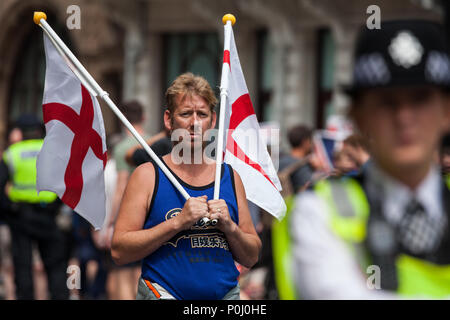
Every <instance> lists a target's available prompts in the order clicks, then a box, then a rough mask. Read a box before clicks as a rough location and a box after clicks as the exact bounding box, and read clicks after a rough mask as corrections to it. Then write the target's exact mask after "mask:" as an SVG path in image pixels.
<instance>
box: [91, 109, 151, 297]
mask: <svg viewBox="0 0 450 320" xmlns="http://www.w3.org/2000/svg"><path fill="white" fill-rule="evenodd" d="M120 109H121V111H122V113H123V115H124V116H125V117H126V118H127V119H128V121H129V122H130V123H131V125H132V126H133V127H134V128H135V129H136V131H137V132H138V133H139V134H140V135H141V136H142V137H143V138H144V139H146V140H147V139H149V136H148V135H147V134H146V133H145V132H144V122H145V118H144V108H143V107H142V105H141V104H140V103H139V102H138V101H129V102H125V103H123V104H122V105H121V106H120ZM124 130H125V131H124V133H125V137H124V138H123V139H122V140H121V141H119V142H118V143H117V144H116V145H115V147H114V150H113V158H114V161H115V165H116V170H117V180H116V188H115V193H114V197H113V200H112V207H111V214H110V215H109V216H108V220H107V224H106V225H105V229H106V231H105V232H104V233H103V234H102V236H108V237H112V234H113V230H114V225H115V221H116V219H117V214H118V212H119V206H120V202H121V200H122V197H123V193H124V191H125V187H126V185H127V183H128V179H129V177H130V175H131V174H132V173H133V171H134V169H135V167H134V166H130V165H129V164H128V163H127V162H126V159H125V156H126V152H127V151H128V150H129V149H130V148H132V147H133V146H136V145H138V142H137V140H136V138H134V137H133V136H132V134H131V133H130V132H129V131H128V130H126V129H125V128H124ZM100 241H102V242H104V243H110V242H111V238H109V239H103V240H100ZM110 272H111V273H112V275H111V277H112V278H111V279H116V284H115V285H114V287H115V288H116V290H115V292H116V293H117V295H116V296H115V297H114V298H115V299H117V300H131V299H134V298H135V296H136V292H137V281H138V279H139V274H140V268H139V263H137V262H135V263H131V264H128V265H122V266H117V265H115V267H114V265H113V268H112V269H111V270H110ZM111 281H112V280H111ZM111 285H112V284H111Z"/></svg>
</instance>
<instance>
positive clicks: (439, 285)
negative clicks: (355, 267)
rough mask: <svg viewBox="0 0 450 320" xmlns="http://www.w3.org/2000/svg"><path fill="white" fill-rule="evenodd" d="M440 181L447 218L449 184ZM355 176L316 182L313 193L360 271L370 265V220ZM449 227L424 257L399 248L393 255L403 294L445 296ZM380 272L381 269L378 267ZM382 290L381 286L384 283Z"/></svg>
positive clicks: (449, 288)
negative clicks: (368, 241)
mask: <svg viewBox="0 0 450 320" xmlns="http://www.w3.org/2000/svg"><path fill="white" fill-rule="evenodd" d="M446 185H447V187H446V186H445V184H444V183H443V188H442V192H443V197H442V199H443V201H444V206H443V207H444V211H445V213H446V215H447V217H448V221H450V219H449V218H450V203H449V202H450V201H449V200H450V186H448V180H447V183H446ZM362 186H363V183H362V180H361V179H358V178H348V177H346V178H340V179H330V180H323V181H320V182H318V183H317V184H316V185H315V186H314V191H315V193H316V194H317V195H318V196H319V197H320V198H321V199H322V200H323V201H324V203H325V204H326V207H327V211H328V212H327V213H328V215H329V222H330V227H331V229H332V230H333V231H334V233H335V234H336V235H337V236H338V237H339V238H341V239H342V240H343V241H344V242H345V243H346V244H347V245H348V247H349V248H350V249H351V250H352V252H353V254H354V255H355V257H356V258H357V259H358V261H359V263H360V266H361V268H362V270H364V271H366V270H367V267H368V266H370V265H371V264H372V259H371V258H372V257H373V255H372V253H371V252H370V250H369V248H368V246H367V242H366V240H367V238H368V236H369V235H368V233H369V232H370V230H371V229H370V226H369V224H370V223H371V222H370V220H369V216H370V214H371V213H370V212H371V205H369V203H370V202H369V201H368V197H367V195H366V192H365V190H364V189H363V187H362ZM449 235H450V227H449V224H447V226H446V230H445V232H444V234H443V236H442V240H441V243H440V245H439V247H438V248H437V249H436V250H435V251H434V252H433V253H431V254H428V255H427V256H426V258H425V257H418V256H412V255H408V254H406V253H403V252H401V251H399V252H396V253H395V255H394V256H393V257H392V261H391V262H392V265H393V266H394V268H393V269H394V270H395V271H394V272H395V273H396V274H395V276H396V288H395V291H396V292H397V293H398V294H400V295H404V296H416V297H417V296H422V297H430V298H444V297H447V298H448V297H449V296H450V251H449V250H448V249H449V248H450V237H449ZM381 272H383V270H381ZM381 285H382V289H383V283H382V284H381Z"/></svg>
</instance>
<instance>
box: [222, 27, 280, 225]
mask: <svg viewBox="0 0 450 320" xmlns="http://www.w3.org/2000/svg"><path fill="white" fill-rule="evenodd" d="M225 28H229V29H230V31H229V32H231V36H230V50H226V48H225V50H224V55H223V63H224V64H228V66H229V68H230V73H229V81H228V97H227V104H226V113H225V132H226V135H225V136H224V139H226V140H225V142H224V145H225V151H224V162H226V163H229V164H230V165H231V166H232V167H233V169H234V170H236V171H237V172H238V173H239V176H240V177H241V179H242V182H243V184H244V188H245V192H246V195H247V199H248V200H250V201H251V202H253V203H254V204H256V205H257V206H259V207H260V208H262V209H264V210H265V211H267V212H269V213H270V214H272V215H273V216H275V217H276V218H278V219H281V218H282V217H283V216H284V214H285V213H286V203H285V202H284V200H283V197H282V196H281V194H280V192H279V190H281V184H280V180H279V179H278V176H277V171H276V170H275V167H274V165H273V163H272V159H271V157H270V155H269V153H268V151H267V146H266V142H265V141H264V140H263V139H262V136H261V133H260V127H259V124H258V120H257V118H256V115H255V111H254V109H253V105H252V102H251V100H250V95H249V93H248V89H247V85H246V83H245V78H244V74H243V72H242V68H241V64H240V62H239V56H238V52H237V48H236V43H235V41H234V35H233V28H232V27H231V25H230V24H228V25H226V26H225ZM227 31H228V30H226V32H227ZM227 129H228V130H227Z"/></svg>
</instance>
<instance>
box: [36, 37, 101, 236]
mask: <svg viewBox="0 0 450 320" xmlns="http://www.w3.org/2000/svg"><path fill="white" fill-rule="evenodd" d="M44 47H45V55H46V72H45V88H44V97H43V105H42V110H43V115H44V123H45V130H46V137H45V139H44V145H43V147H42V149H41V151H40V153H39V156H38V159H37V189H38V191H43V190H47V191H53V192H55V193H56V194H58V196H59V198H60V199H61V200H62V201H63V202H64V203H65V204H66V205H68V206H69V207H70V208H72V209H73V210H74V211H75V212H77V213H78V214H79V215H81V216H82V217H83V218H85V219H86V220H88V221H89V222H90V223H91V224H92V225H93V226H94V227H95V228H96V229H99V228H101V227H102V225H103V222H104V219H105V180H104V168H105V165H106V160H107V159H106V139H105V128H104V124H103V117H102V113H101V110H100V105H99V104H98V101H97V99H96V98H95V96H94V95H93V94H92V93H91V92H90V91H89V90H88V89H87V86H86V85H83V84H82V83H81V81H80V80H79V79H78V78H77V77H76V76H75V74H74V72H73V71H72V69H71V68H69V64H70V63H69V62H68V60H66V59H63V56H61V54H60V52H58V50H57V49H56V47H55V46H54V44H53V43H52V41H51V40H50V38H48V36H47V35H46V34H45V33H44ZM75 72H76V71H75Z"/></svg>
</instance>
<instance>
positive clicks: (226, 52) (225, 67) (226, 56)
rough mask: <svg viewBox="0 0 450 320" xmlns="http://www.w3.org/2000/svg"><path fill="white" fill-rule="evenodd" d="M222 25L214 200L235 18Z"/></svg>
mask: <svg viewBox="0 0 450 320" xmlns="http://www.w3.org/2000/svg"><path fill="white" fill-rule="evenodd" d="M222 22H223V24H224V31H225V32H224V45H223V64H222V77H221V80H220V110H219V133H218V137H217V148H216V174H215V179H214V199H215V200H217V199H219V193H220V179H221V173H222V170H221V168H222V162H223V147H224V146H223V142H224V138H223V136H224V131H225V129H224V127H225V109H226V102H227V96H228V84H229V75H230V40H231V28H232V26H233V25H234V24H235V23H236V18H235V17H234V16H233V15H232V14H229V13H228V14H226V15H224V16H223V17H222ZM216 223H217V219H213V220H212V221H211V224H212V225H215V224H216Z"/></svg>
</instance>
